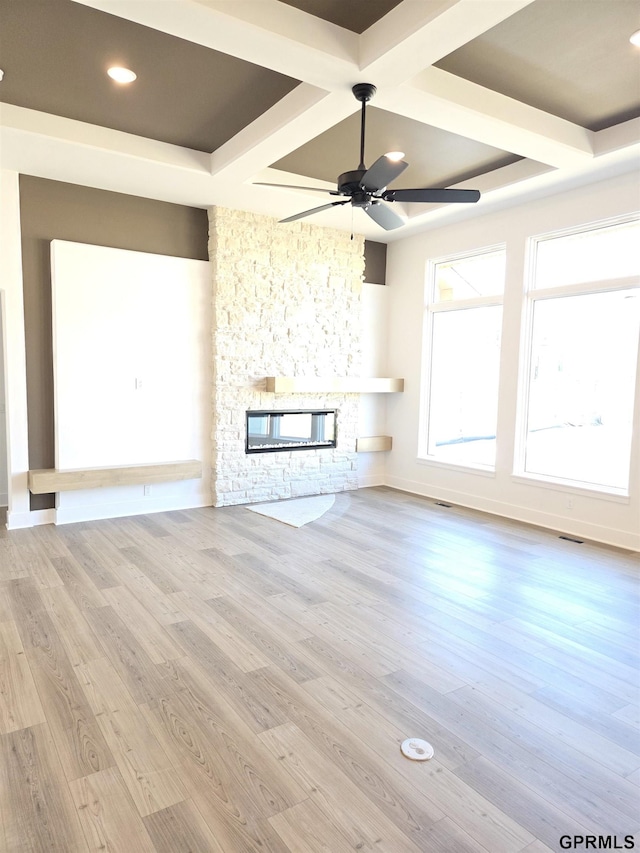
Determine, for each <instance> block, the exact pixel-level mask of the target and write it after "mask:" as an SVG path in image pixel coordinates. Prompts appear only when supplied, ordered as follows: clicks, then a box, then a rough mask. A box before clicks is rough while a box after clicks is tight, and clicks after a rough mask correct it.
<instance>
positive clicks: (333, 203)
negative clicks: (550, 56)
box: [279, 199, 349, 223]
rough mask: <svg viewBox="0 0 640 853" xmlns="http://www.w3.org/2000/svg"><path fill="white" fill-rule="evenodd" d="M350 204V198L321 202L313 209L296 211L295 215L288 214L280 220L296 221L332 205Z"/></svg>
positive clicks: (281, 221) (327, 208)
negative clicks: (326, 202) (327, 202)
mask: <svg viewBox="0 0 640 853" xmlns="http://www.w3.org/2000/svg"><path fill="white" fill-rule="evenodd" d="M341 204H349V199H345V200H344V201H330V202H329V204H321V205H320V207H312V208H311V210H305V211H303V212H302V213H296V214H295V216H287V218H286V219H280V220H279V222H280V223H283V222H295V221H296V219H302V218H303V217H304V216H311V214H312V213H320V211H321V210H329V208H330V207H335V206H336V205H341Z"/></svg>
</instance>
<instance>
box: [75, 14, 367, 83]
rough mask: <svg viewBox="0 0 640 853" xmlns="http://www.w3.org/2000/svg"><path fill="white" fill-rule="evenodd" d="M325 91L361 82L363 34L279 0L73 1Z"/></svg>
mask: <svg viewBox="0 0 640 853" xmlns="http://www.w3.org/2000/svg"><path fill="white" fill-rule="evenodd" d="M73 2H75V3H80V4H82V5H83V6H90V7H91V8H93V9H98V10H99V11H102V12H107V13H109V14H110V15H117V16H118V17H120V18H125V19H127V20H129V21H134V22H135V23H137V24H142V25H143V26H145V27H151V28H152V29H155V30H159V31H160V32H164V33H168V34H169V35H173V36H177V37H178V38H182V39H185V40H187V41H191V42H193V43H194V44H200V45H203V46H204V47H208V48H211V49H212V50H217V51H220V52H221V53H226V54H228V55H229V56H235V57H237V58H238V59H243V60H245V61H246V62H251V63H252V64H253V65H260V66H262V67H263V68H268V69H270V70H271V71H277V72H278V73H279V74H285V75H287V76H288V77H292V78H293V79H294V80H302V81H304V82H306V83H310V84H311V85H313V86H319V87H321V88H325V89H333V88H337V87H345V86H350V85H353V83H357V82H358V44H359V36H358V35H357V34H356V33H352V32H351V31H350V30H346V29H344V27H338V26H336V25H335V24H332V23H330V22H329V21H323V20H322V19H320V18H316V17H315V16H314V15H310V14H308V13H307V12H302V11H301V10H300V9H296V8H294V7H293V6H287V4H286V3H280V2H278V0H233V2H229V0H73Z"/></svg>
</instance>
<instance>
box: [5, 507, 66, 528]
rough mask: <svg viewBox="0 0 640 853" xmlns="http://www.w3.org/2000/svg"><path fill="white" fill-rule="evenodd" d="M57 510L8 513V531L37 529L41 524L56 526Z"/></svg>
mask: <svg viewBox="0 0 640 853" xmlns="http://www.w3.org/2000/svg"><path fill="white" fill-rule="evenodd" d="M55 513H56V511H55V509H37V510H34V511H33V512H8V513H7V530H21V529H22V528H25V527H37V526H38V525H39V524H55V520H56V515H55Z"/></svg>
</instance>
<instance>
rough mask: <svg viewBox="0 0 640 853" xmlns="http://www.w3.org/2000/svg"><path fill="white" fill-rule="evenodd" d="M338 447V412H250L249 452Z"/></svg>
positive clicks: (248, 423)
mask: <svg viewBox="0 0 640 853" xmlns="http://www.w3.org/2000/svg"><path fill="white" fill-rule="evenodd" d="M318 447H336V410H335V409H284V410H281V411H248V412H247V440H246V445H245V450H246V452H247V453H274V452H277V451H282V450H315V449H316V448H318Z"/></svg>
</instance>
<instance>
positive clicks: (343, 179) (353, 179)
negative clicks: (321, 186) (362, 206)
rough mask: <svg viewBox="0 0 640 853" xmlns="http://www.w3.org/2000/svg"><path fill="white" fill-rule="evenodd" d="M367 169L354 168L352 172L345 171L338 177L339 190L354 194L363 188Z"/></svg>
mask: <svg viewBox="0 0 640 853" xmlns="http://www.w3.org/2000/svg"><path fill="white" fill-rule="evenodd" d="M366 171H367V170H366V169H353V170H352V171H351V172H343V173H342V174H341V175H340V176H339V177H338V190H339V192H341V193H346V194H347V195H353V194H354V193H357V192H359V191H360V190H362V179H363V178H364V176H365V173H366Z"/></svg>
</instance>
